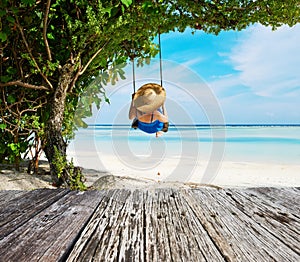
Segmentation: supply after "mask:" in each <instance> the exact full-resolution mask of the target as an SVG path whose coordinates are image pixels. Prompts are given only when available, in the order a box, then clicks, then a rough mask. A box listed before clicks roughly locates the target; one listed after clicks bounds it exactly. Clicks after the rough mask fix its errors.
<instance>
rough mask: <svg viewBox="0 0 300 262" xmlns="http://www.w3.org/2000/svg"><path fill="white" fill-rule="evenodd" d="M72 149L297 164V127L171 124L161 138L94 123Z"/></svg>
mask: <svg viewBox="0 0 300 262" xmlns="http://www.w3.org/2000/svg"><path fill="white" fill-rule="evenodd" d="M71 144H72V146H73V150H77V151H78V152H80V151H91V150H96V151H97V152H98V153H99V154H100V155H105V154H112V155H118V156H120V157H124V158H125V159H127V158H128V157H143V156H144V157H147V158H149V157H153V158H156V159H157V158H163V157H190V158H193V157H195V156H196V155H197V158H200V159H210V157H211V155H215V157H217V158H222V160H229V161H245V162H272V163H279V164H300V126H295V125H294V126H266V125H264V126H213V127H211V126H171V127H170V128H169V131H168V132H167V133H165V134H164V135H163V136H162V137H159V138H155V136H154V135H149V134H145V133H143V132H141V131H139V130H134V129H131V128H130V127H129V126H109V125H95V126H89V127H88V128H86V129H79V130H78V131H77V132H76V137H75V140H74V141H72V143H71Z"/></svg>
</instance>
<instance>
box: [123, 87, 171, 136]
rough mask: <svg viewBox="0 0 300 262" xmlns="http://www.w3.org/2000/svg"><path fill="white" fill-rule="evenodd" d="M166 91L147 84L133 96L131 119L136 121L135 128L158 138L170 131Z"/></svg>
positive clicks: (133, 125)
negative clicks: (153, 134)
mask: <svg viewBox="0 0 300 262" xmlns="http://www.w3.org/2000/svg"><path fill="white" fill-rule="evenodd" d="M165 100H166V91H165V89H164V88H163V87H162V86H160V85H158V84H153V83H149V84H145V85H143V86H141V87H140V88H139V89H138V91H137V92H136V93H135V94H133V95H132V101H131V105H130V109H129V119H134V121H133V123H132V127H133V128H135V129H136V128H139V129H140V130H142V131H144V132H146V133H149V134H152V133H155V134H156V137H159V136H161V135H162V132H167V131H168V126H169V123H168V115H167V111H166V108H165Z"/></svg>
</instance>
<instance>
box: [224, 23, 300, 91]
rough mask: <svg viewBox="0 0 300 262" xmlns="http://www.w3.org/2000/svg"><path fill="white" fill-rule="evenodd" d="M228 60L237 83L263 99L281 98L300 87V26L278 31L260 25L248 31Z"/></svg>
mask: <svg viewBox="0 0 300 262" xmlns="http://www.w3.org/2000/svg"><path fill="white" fill-rule="evenodd" d="M244 36H245V38H243V39H241V40H240V42H239V43H238V44H237V45H236V46H235V47H234V48H233V49H232V53H231V54H230V55H229V59H230V61H231V63H232V65H233V67H234V69H235V70H237V71H240V74H239V75H238V79H239V81H240V83H241V84H243V85H245V86H248V87H250V88H251V89H252V91H253V92H254V93H255V94H257V95H261V96H276V95H279V96H282V95H284V94H287V95H288V94H289V90H292V91H293V92H295V90H294V89H295V87H300V84H299V83H300V67H299V62H300V52H299V43H300V25H296V26H294V27H292V28H289V27H287V26H283V27H280V28H278V29H277V30H276V31H272V30H271V29H270V28H267V27H263V26H261V25H255V26H253V27H251V28H250V29H248V30H247V31H246V32H245V34H244Z"/></svg>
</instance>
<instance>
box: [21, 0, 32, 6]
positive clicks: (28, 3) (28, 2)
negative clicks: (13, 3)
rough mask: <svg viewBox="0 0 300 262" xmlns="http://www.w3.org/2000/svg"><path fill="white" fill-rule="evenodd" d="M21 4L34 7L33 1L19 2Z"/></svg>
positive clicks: (23, 0)
mask: <svg viewBox="0 0 300 262" xmlns="http://www.w3.org/2000/svg"><path fill="white" fill-rule="evenodd" d="M21 2H22V3H23V4H25V5H30V6H32V5H34V3H35V0H21Z"/></svg>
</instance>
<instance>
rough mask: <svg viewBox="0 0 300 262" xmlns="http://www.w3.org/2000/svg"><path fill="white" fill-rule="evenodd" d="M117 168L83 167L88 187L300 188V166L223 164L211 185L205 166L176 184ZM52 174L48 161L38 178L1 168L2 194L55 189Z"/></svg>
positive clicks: (160, 173)
mask: <svg viewBox="0 0 300 262" xmlns="http://www.w3.org/2000/svg"><path fill="white" fill-rule="evenodd" d="M87 164H88V163H87ZM202 164H203V163H202ZM114 165H115V170H111V171H107V170H98V169H97V168H95V167H93V166H86V165H85V166H83V174H84V176H85V178H86V182H85V183H86V185H87V187H88V188H90V189H116V188H128V189H136V188H144V189H154V188H159V187H164V188H165V187H189V188H195V187H201V186H209V187H216V188H247V187H299V186H300V176H299V170H300V165H284V164H270V163H251V162H231V161H223V162H222V164H221V166H220V168H219V170H218V172H217V174H216V175H215V176H214V177H213V178H212V179H211V180H210V181H204V180H203V177H202V176H201V175H199V174H201V173H200V172H201V170H202V173H203V167H204V166H205V165H202V166H201V165H199V166H197V167H196V169H195V170H193V174H191V176H190V177H189V179H180V180H172V176H169V177H168V175H166V173H167V171H168V170H166V169H164V170H163V169H161V170H158V169H156V168H153V169H152V170H147V172H145V171H144V172H142V174H141V172H138V171H136V173H133V172H132V171H129V170H125V169H124V168H122V167H120V166H118V165H116V164H114ZM81 166H82V165H81ZM118 168H119V170H118ZM165 168H166V167H165ZM116 170H118V171H116ZM48 171H49V167H48V163H47V162H46V161H40V174H38V175H35V174H34V175H32V174H27V173H26V165H25V164H23V165H22V166H21V171H16V170H14V169H13V168H11V167H9V165H0V190H33V189H38V188H51V189H55V187H53V186H52V183H51V177H50V175H49V174H48ZM185 175H187V174H185Z"/></svg>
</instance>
